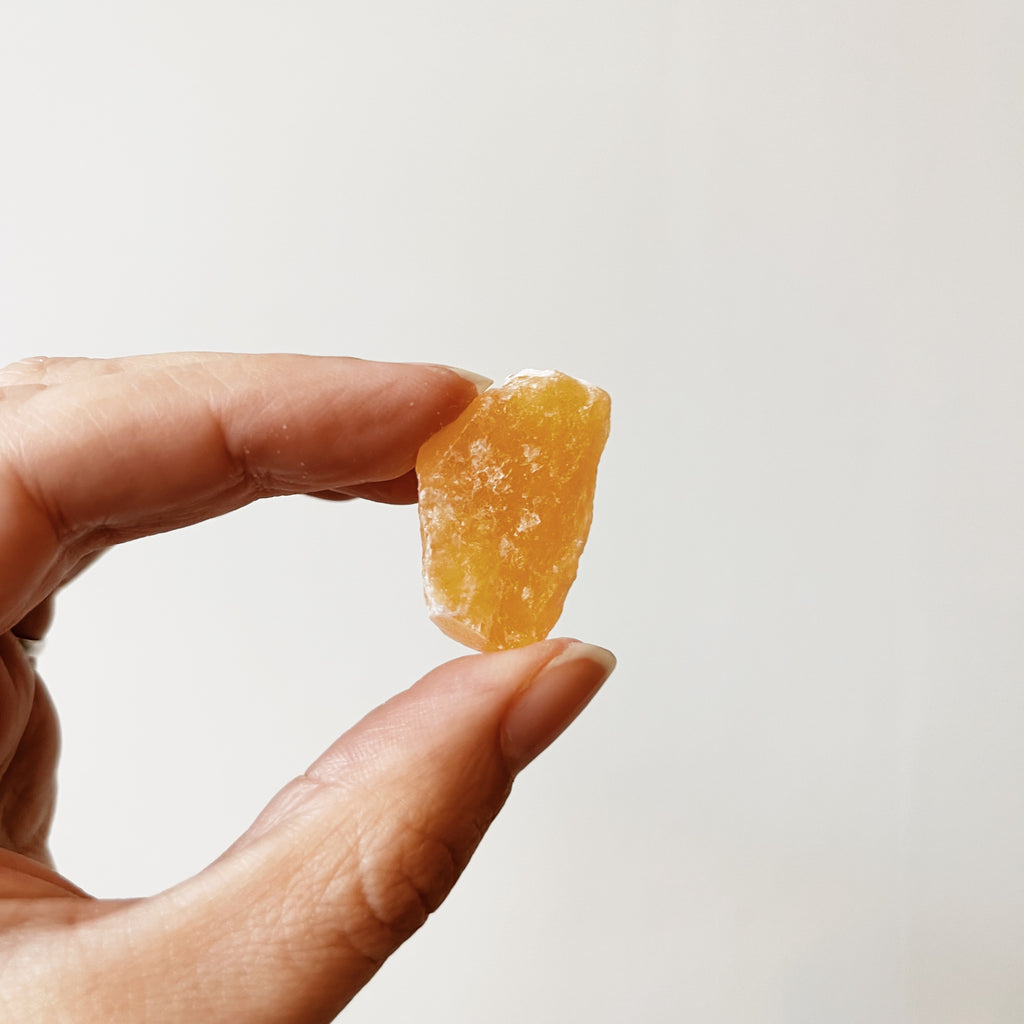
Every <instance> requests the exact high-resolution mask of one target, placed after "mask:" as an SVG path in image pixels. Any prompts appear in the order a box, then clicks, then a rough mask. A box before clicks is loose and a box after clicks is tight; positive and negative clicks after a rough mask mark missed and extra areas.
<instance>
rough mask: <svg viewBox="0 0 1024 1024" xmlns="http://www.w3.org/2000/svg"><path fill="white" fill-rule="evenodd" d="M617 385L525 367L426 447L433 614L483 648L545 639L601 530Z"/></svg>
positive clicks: (425, 524) (422, 473) (423, 476)
mask: <svg viewBox="0 0 1024 1024" xmlns="http://www.w3.org/2000/svg"><path fill="white" fill-rule="evenodd" d="M610 410H611V400H610V399H609V397H608V395H607V393H606V392H604V391H602V390H601V389H600V388H598V387H594V386H593V385H591V384H587V383H585V382H584V381H580V380H577V379H575V378H573V377H570V376H569V375H567V374H565V373H561V372H560V371H557V370H523V371H522V372H520V373H517V374H515V375H514V376H512V377H509V378H508V379H507V380H506V381H505V382H504V383H503V384H501V385H499V386H496V387H492V388H490V389H488V390H487V391H485V392H484V393H483V394H482V395H480V396H479V397H478V398H477V399H475V400H474V401H473V402H472V403H471V404H470V405H469V406H468V407H467V408H466V410H465V411H464V412H463V413H462V415H461V416H459V418H458V419H456V420H455V421H454V422H453V423H450V424H449V425H448V426H447V427H444V428H443V429H442V430H441V431H440V432H438V433H437V434H436V435H435V436H434V437H432V438H431V439H430V440H429V441H427V443H426V444H425V445H424V446H423V447H422V449H421V450H420V453H419V457H418V458H417V461H416V472H417V475H418V477H419V510H420V533H421V535H422V539H423V586H424V593H425V596H426V600H427V607H428V610H429V613H430V617H431V619H433V621H434V622H435V623H436V624H437V625H438V626H439V627H440V628H441V629H442V630H443V631H444V632H445V633H447V634H448V635H449V636H450V637H452V638H453V639H455V640H458V641H459V642H460V643H463V644H466V645H467V646H469V647H473V648H475V649H476V650H479V651H496V650H504V649H506V648H509V647H519V646H522V645H523V644H528V643H532V642H533V641H535V640H542V639H543V638H544V637H546V636H547V635H548V633H550V632H551V629H552V628H553V627H554V625H555V623H556V622H557V621H558V618H559V616H560V615H561V613H562V606H563V604H564V602H565V597H566V594H567V593H568V591H569V588H570V587H571V586H572V583H573V581H574V580H575V579H576V572H577V567H578V564H579V558H580V554H581V552H582V551H583V547H584V545H585V544H586V540H587V535H588V533H589V532H590V523H591V518H592V515H593V504H594V489H595V485H596V481H597V465H598V462H599V460H600V458H601V452H602V450H603V449H604V445H605V441H606V440H607V438H608V430H609V423H610Z"/></svg>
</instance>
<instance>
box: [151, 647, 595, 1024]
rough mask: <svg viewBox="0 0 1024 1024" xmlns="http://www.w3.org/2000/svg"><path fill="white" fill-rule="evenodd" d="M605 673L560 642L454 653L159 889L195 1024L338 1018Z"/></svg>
mask: <svg viewBox="0 0 1024 1024" xmlns="http://www.w3.org/2000/svg"><path fill="white" fill-rule="evenodd" d="M613 666H614V658H613V657H612V656H611V654H610V653H609V652H607V651H605V650H603V649H601V648H597V647H592V646H590V645H587V644H582V643H579V642H576V641H568V640H551V641H545V642H542V643H539V644H535V645H532V646H530V647H524V648H520V649H516V650H511V651H504V652H500V653H496V654H483V655H472V656H469V657H465V658H460V659H458V660H456V661H453V662H449V663H448V664H446V665H443V666H441V667H440V668H438V669H436V670H435V671H433V672H431V673H430V674H429V675H427V676H426V677H425V678H423V679H422V680H420V682H419V683H417V684H416V685H415V686H413V687H412V688H411V689H409V690H407V691H406V692H404V693H402V694H400V695H399V696H397V697H395V698H393V699H392V700H391V701H389V702H388V703H386V704H384V705H382V706H381V707H379V708H378V709H377V710H375V711H374V712H372V713H371V714H370V715H369V716H368V717H367V718H366V719H364V720H363V721H362V722H361V723H360V724H359V725H357V726H356V727H355V728H354V729H352V730H351V731H350V732H349V733H347V734H346V735H345V736H343V737H342V738H341V739H340V740H338V741H337V742H336V743H335V744H334V745H333V746H332V747H331V748H330V749H329V750H328V751H327V752H326V753H325V754H324V755H323V756H322V757H321V758H320V759H319V760H318V761H317V762H316V763H315V764H314V765H313V766H312V767H311V768H310V769H309V770H308V771H307V772H306V773H305V774H304V775H303V776H302V777H300V778H298V779H296V780H294V781H293V782H291V783H290V784H289V785H288V786H286V787H285V789H283V790H282V791H281V792H280V793H279V794H278V795H277V796H276V797H275V798H274V800H273V801H272V802H271V803H270V805H269V806H268V807H267V808H266V810H265V811H264V812H263V814H262V815H261V816H260V817H259V818H258V819H257V821H256V822H255V824H254V825H253V826H252V828H251V829H250V830H249V831H248V832H247V833H246V835H245V836H244V837H243V838H242V839H241V840H239V842H238V843H236V844H235V845H234V846H233V847H232V848H231V849H230V850H229V851H228V852H227V853H226V854H225V855H224V856H223V857H222V858H221V859H220V860H219V861H217V862H216V863H215V864H213V865H212V866H211V867H210V868H208V869H207V870H206V871H204V872H203V873H201V874H200V875H198V876H197V877H196V878H194V879H192V880H191V881H189V882H187V883H185V884H184V885H182V886H179V887H177V888H176V889H173V890H170V891H169V892H167V893H165V894H163V895H162V896H160V897H157V898H156V899H157V901H158V902H161V903H162V904H163V905H164V907H165V909H166V910H167V914H166V915H164V914H161V915H160V916H161V917H162V918H163V925H162V934H163V935H164V936H165V937H166V936H167V935H168V932H167V927H168V924H170V923H171V922H173V924H172V928H173V932H172V934H173V936H174V937H175V944H176V945H179V944H180V945H179V948H177V949H175V950H174V951H173V957H168V956H167V955H166V954H167V950H166V949H165V950H164V957H165V958H164V960H163V963H164V965H166V964H168V963H172V964H174V968H173V971H174V973H175V974H179V972H180V971H184V972H186V976H184V977H180V979H179V986H180V987H179V988H178V991H182V990H184V991H185V992H187V993H188V995H187V1009H188V1012H189V1014H190V1015H191V1017H192V1019H202V1020H204V1021H209V1022H219V1021H222V1020H225V1021H226V1020H228V1019H231V1020H245V1021H249V1022H253V1024H258V1022H270V1021H289V1022H302V1024H307V1022H320V1021H330V1020H333V1019H334V1016H335V1015H336V1014H337V1013H338V1011H339V1010H340V1009H341V1008H342V1007H343V1006H344V1005H345V1004H346V1003H347V1002H348V1001H349V1000H350V999H351V998H352V997H353V996H354V995H355V994H356V992H357V991H358V990H359V989H360V988H361V987H362V986H363V985H364V984H365V983H366V982H367V981H368V980H369V979H370V978H371V977H372V975H373V974H374V973H375V971H376V970H377V969H378V967H380V965H381V964H382V963H383V962H384V960H385V959H386V958H387V957H388V956H389V955H390V954H391V953H392V952H394V950H395V949H397V948H398V946H399V945H400V944H401V943H402V942H403V941H404V940H405V939H406V938H408V937H409V936H410V935H411V934H412V933H413V932H414V931H416V929H417V928H419V926H420V925H421V924H423V922H424V921H425V920H426V918H427V915H428V914H430V913H431V912H432V911H433V910H434V909H436V908H437V907H438V906H439V905H440V903H441V902H442V901H443V900H444V898H445V896H447V894H448V892H449V891H450V890H451V888H452V886H453V885H454V884H455V882H456V880H457V879H458V877H459V875H460V873H461V872H462V870H463V868H464V867H465V866H466V864H467V862H468V861H469V858H470V857H471V855H472V854H473V852H474V850H475V849H476V847H477V844H478V843H479V842H480V840H481V838H482V837H483V834H484V833H485V831H486V830H487V827H488V826H489V825H490V823H491V821H492V820H493V819H494V817H495V815H496V814H497V813H498V811H499V810H500V809H501V806H502V804H503V803H504V801H505V799H506V797H507V795H508V793H509V790H510V787H511V784H512V780H513V778H514V777H515V775H516V773H517V772H518V771H519V770H521V769H522V768H523V767H524V766H525V765H526V764H527V763H529V761H531V760H532V759H533V758H534V757H535V756H536V755H537V754H538V753H540V752H541V751H542V750H543V749H544V748H545V747H546V746H548V744H550V743H551V742H552V741H553V740H554V739H555V738H556V737H557V736H558V735H559V734H560V733H561V731H562V730H563V729H564V728H565V727H566V726H567V725H568V724H569V723H570V722H571V721H572V720H573V719H574V718H575V717H576V715H577V714H578V713H579V712H580V711H581V710H582V709H583V707H584V706H585V705H586V704H587V702H588V701H589V700H590V698H591V697H592V696H593V695H594V693H595V692H596V691H597V689H598V688H599V687H600V685H601V683H602V682H603V681H604V680H605V678H606V677H607V675H608V673H609V672H610V671H611V669H612V667H613ZM138 939H139V936H138V935H136V936H135V942H136V946H135V948H136V950H137V948H138V945H137V943H138ZM165 969H166V968H165ZM189 975H190V976H191V980H190V978H189V977H188V976H189ZM168 981H169V979H168ZM197 985H198V986H200V987H205V986H211V987H210V990H209V991H210V999H209V1000H207V999H206V998H205V997H203V996H201V995H200V992H199V991H197ZM146 1001H147V1003H148V1004H149V1005H153V1001H152V1000H146ZM159 1003H160V1004H161V1005H167V1003H166V1001H165V1000H164V999H163V998H161V999H160V1000H159ZM200 1004H201V1005H200ZM184 1008H185V1004H184V1003H183V1004H182V1006H181V1007H176V1008H174V1010H183V1009H184ZM225 1008H230V1011H228V1010H226V1009H225ZM169 1009H170V1007H169ZM199 1011H201V1012H199ZM161 1019H163V1018H161ZM170 1019H181V1018H180V1017H179V1018H175V1017H174V1013H173V1012H171V1013H170V1014H169V1016H168V1020H170Z"/></svg>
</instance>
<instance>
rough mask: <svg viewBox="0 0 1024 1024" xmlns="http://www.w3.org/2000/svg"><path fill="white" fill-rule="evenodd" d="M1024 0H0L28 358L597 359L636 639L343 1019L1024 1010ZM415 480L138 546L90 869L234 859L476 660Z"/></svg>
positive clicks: (601, 596)
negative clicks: (420, 693) (418, 694)
mask: <svg viewBox="0 0 1024 1024" xmlns="http://www.w3.org/2000/svg"><path fill="white" fill-rule="evenodd" d="M1022 54H1024V5H1022V4H1021V3H1020V2H1019V0H1002V2H1000V0H928V2H924V0H901V2H896V3H893V2H890V0H832V2H817V3H816V2H810V0H806V2H801V0H778V2H775V3H771V4H768V3H757V2H754V0H746V2H743V0H690V2H676V3H668V2H654V0H628V2H627V0H614V2H613V0H577V2H570V0H543V2H541V0H522V2H518V3H494V2H489V0H442V2H438V3H433V4H427V3H420V2H413V0H403V2H389V0H380V2H376V3H370V2H365V0H364V2H340V0H336V2H334V3H328V2H325V0H323V2H315V0H292V2H288V3H285V2H273V0H258V2H257V0H254V2H245V3H243V2H241V0H236V2H227V0H202V2H196V0H176V2H174V3H152V2H138V0H120V2H119V0H106V2H100V0H97V2H89V3H81V2H70V0H64V2H48V0H32V2H29V0H0V356H2V357H3V361H4V362H6V361H9V360H12V359H14V358H17V357H20V356H23V355H28V354H39V353H44V354H76V353H77V354H86V355H95V356H101V355H113V354H125V353H131V352H141V351H156V350H166V349H179V348H219V349H230V350H237V351H245V350H252V351H270V350H282V349H285V350H297V351H306V352H316V353H349V354H354V355H362V356H368V357H374V358H383V359H413V360H422V361H440V362H447V363H453V364H455V365H462V366H467V367H470V368H472V369H475V370H477V371H480V372H483V373H487V374H489V375H490V376H494V377H502V376H504V375H505V374H507V373H510V372H513V371H515V370H518V369H520V368H522V367H524V366H539V367H558V368H560V369H564V370H566V371H568V372H571V373H574V374H576V375H577V376H582V377H585V378H587V379H589V380H592V381H594V382H596V383H599V384H602V385H603V386H605V387H606V388H607V389H608V390H609V391H610V392H611V394H612V396H613V400H614V403H615V405H614V425H613V435H612V440H611V442H610V444H609V448H608V450H607V454H606V458H605V461H604V463H603V465H602V470H601V476H600V480H599V493H598V502H597V509H596V517H595V525H594V530H593V534H592V537H591V543H590V546H589V548H588V550H587V552H586V554H585V556H584V561H583V564H582V569H581V574H580V578H579V581H578V583H577V586H576V588H575V590H574V591H573V593H572V595H571V596H570V600H569V603H568V605H567V608H566V612H565V615H564V617H563V620H562V622H561V623H560V624H559V626H558V632H559V633H562V634H572V635H578V636H580V637H582V638H583V639H586V640H591V641H594V642H597V643H601V644H604V645H606V646H609V647H611V648H613V649H614V650H615V651H616V653H617V654H618V656H619V659H620V667H619V669H618V671H617V673H616V675H615V676H614V677H613V679H612V681H611V682H610V683H609V685H608V688H607V689H606V690H605V691H604V692H603V693H602V694H601V696H600V698H599V699H598V700H597V701H596V702H595V703H594V704H593V705H591V707H590V708H589V709H588V711H587V713H586V715H585V716H584V717H583V718H582V719H581V720H580V721H579V722H578V723H577V725H576V727H575V728H574V729H573V730H571V731H570V732H569V733H568V734H566V736H565V737H563V739H562V740H561V741H560V742H559V744H558V745H557V746H556V747H554V748H552V749H551V750H550V751H549V752H548V753H547V754H545V755H544V756H543V757H542V758H541V760H540V761H538V762H537V763H536V764H535V765H534V766H533V767H532V768H531V770H530V771H529V772H528V773H527V774H526V775H524V776H523V777H522V779H521V780H520V783H519V785H518V787H517V790H516V792H515V793H514V794H513V797H512V799H511V801H510V803H509V805H508V807H507V810H506V811H505V813H504V814H503V816H502V817H501V818H500V819H499V821H498V822H497V823H496V825H495V826H494V828H493V830H492V832H491V833H490V835H489V836H488V838H487V839H486V840H485V842H484V844H483V846H482V847H481V849H480V851H479V854H478V856H477V859H476V860H475V861H474V862H473V864H472V865H471V867H470V869H469V870H468V872H467V874H466V875H465V877H464V879H463V881H462V882H461V883H460V885H459V887H458V889H457V890H456V892H455V893H454V894H453V896H452V897H451V899H450V900H449V902H448V903H447V904H446V906H445V907H444V908H443V909H442V911H440V912H439V913H438V914H437V915H436V917H435V918H434V919H433V920H432V921H431V922H430V923H429V924H428V925H427V926H426V927H425V928H424V930H423V931H422V932H420V933H419V934H418V935H417V936H416V937H415V938H414V939H413V940H412V941H411V942H410V943H409V944H408V946H407V947H406V948H404V949H403V950H402V951H401V952H400V953H399V954H398V955H396V957H395V958H394V960H393V961H392V962H391V964H390V965H389V966H388V967H386V968H385V969H384V971H383V972H382V973H381V974H380V975H379V976H378V977H377V978H376V979H375V980H374V982H373V983H372V984H371V985H370V987H369V988H368V989H367V990H366V991H365V992H364V993H363V994H362V995H360V996H359V997H358V998H357V999H356V1001H355V1002H354V1003H353V1005H352V1006H351V1008H350V1010H349V1011H348V1012H347V1015H346V1016H347V1018H348V1019H351V1020H353V1021H357V1022H363V1024H378V1022H380V1024H383V1022H394V1021H407V1020H416V1021H417V1022H419V1024H430V1022H445V1024H449V1022H467V1024H468V1022H474V1024H475V1022H479V1021H488V1022H489V1024H513V1022H521V1021H534V1022H544V1024H546V1022H551V1024H555V1022H562V1021H566V1020H579V1021H588V1022H591V1024H620V1022H623V1021H644V1022H659V1024H660V1022H676V1021H709V1022H719V1021H738V1022H754V1021H756V1022H761V1021H765V1022H785V1024H791V1022H792V1024H803V1022H807V1024H818V1022H822V1021H828V1022H830V1024H845V1022H870V1024H885V1022H903V1021H906V1022H910V1021H913V1022H922V1024H924V1022H927V1024H941V1022H947V1021H948V1022H972V1024H973V1022H991V1021H997V1022H1004V1021H1005V1022H1009V1021H1020V1020H1022V1019H1024V799H1022V794H1024V740H1022V733H1024V685H1022V678H1021V677H1022V673H1024V632H1022V621H1024V523H1022V509H1024V465H1022V461H1024V460H1022V454H1021V449H1022V443H1021V439H1022V429H1024V406H1022V400H1021V394H1022V391H1024V351H1022V344H1024V336H1022V327H1024V299H1022V285H1024V185H1022V181H1024V178H1022V174H1024V73H1022V61H1024V58H1022ZM418 544H419V541H418V533H417V525H416V516H415V510H414V509H411V508H401V509H395V508H382V507H376V506H370V505H365V506H357V505H354V504H353V505H346V506H338V505H333V504H327V503H316V502H313V501H312V500H308V499H299V498H293V499H283V500H279V501H276V502H271V503H264V504H261V505H259V506H256V507H252V508H250V509H247V510H245V511H243V512H240V513H237V514H235V515H232V516H230V517H229V518H227V519H225V520H221V521H217V522H213V523H209V524H205V525H202V526H199V527H195V528H192V529H189V530H187V531H185V532H183V533H179V534H175V535H168V536H164V537H160V538H156V539H151V540H147V541H141V542H138V543H135V544H132V545H130V546H128V547H125V548H122V549H119V550H117V551H115V552H113V553H111V554H110V555H109V556H108V557H107V558H106V559H105V560H103V561H102V562H101V563H100V564H99V565H97V566H96V567H95V569H94V570H92V571H91V572H90V573H89V574H88V575H87V576H86V577H84V578H83V579H82V580H80V581H79V582H78V583H76V585H75V586H74V588H72V589H71V590H69V591H68V592H67V594H66V596H65V598H64V600H63V602H62V604H61V607H60V610H59V618H58V628H57V629H56V630H55V632H54V635H53V639H52V641H51V645H50V647H49V648H48V651H47V652H46V653H45V655H44V661H43V665H42V667H43V670H44V675H45V676H46V677H47V678H48V680H49V681H50V682H51V685H52V687H53V689H54V691H55V693H56V696H57V699H58V701H59V704H60V706H61V709H62V713H63V719H64V727H65V753H64V759H63V767H62V775H61V786H62V789H61V803H60V808H59V820H58V823H57V829H56V833H55V841H54V845H55V851H56V855H57V857H58V864H59V867H60V868H61V869H62V870H63V871H64V872H65V873H67V874H68V875H69V876H70V877H71V878H73V879H75V880H76V881H78V882H79V883H80V884H82V885H83V886H84V887H86V888H87V889H89V890H91V891H93V892H96V893H98V894H101V895H129V894H136V893H144V892H152V891H156V890H158V889H160V888H162V887H165V886H167V885H170V884H172V883H173V882H175V881H177V880H178V879H180V878H181V877H183V876H184V875H186V874H187V873H190V872H192V871H194V870H197V869H199V868H200V867H202V866H203V865H204V864H205V863H207V862H208V861H209V860H210V859H212V858H213V857H214V856H216V855H217V854H218V853H219V852H220V851H221V850H222V848H223V847H224V846H225V845H227V844H228V843H229V842H230V841H231V839H232V838H233V837H234V836H235V835H236V834H238V833H239V832H240V831H241V830H242V829H243V828H244V827H245V826H246V825H247V824H248V822H249V821H250V820H251V818H252V817H253V816H254V815H255V813H256V812H257V810H258V809H259V808H260V806H261V805H262V803H263V802H264V800H265V799H267V798H268V797H269V796H270V794H271V793H272V792H273V791H274V790H275V789H276V788H277V787H278V786H279V785H280V784H281V783H282V782H284V781H285V780H286V779H287V778H288V777H290V776H291V775H292V774H294V773H296V772H297V771H300V770H301V769H302V768H303V767H305V765H306V763H307V762H308V761H310V760H311V759H312V758H313V757H314V756H315V755H316V754H317V753H318V752H319V750H320V749H322V748H323V747H324V746H326V745H327V744H328V743H329V742H330V741H331V740H332V739H333V738H334V736H336V735H337V734H338V733H340V732H341V731H343V730H344V728H345V727H346V726H347V725H349V724H351V723H352V722H354V721H355V720H356V719H357V718H359V717H360V716H361V715H362V714H363V713H364V712H365V711H366V710H368V709H369V708H370V707H372V706H373V705H374V704H376V703H378V702H380V701H381V700H383V699H385V698H386V697H387V696H389V695H390V694H391V693H392V692H394V691H396V690H398V689H400V688H403V687H405V686H406V685H408V684H409V683H410V682H412V681H413V680H414V679H416V678H417V677H418V676H419V675H421V674H422V673H423V672H425V671H426V670H427V669H429V668H430V667H431V666H432V665H434V664H436V663H437V662H439V661H441V660H444V659H446V658H449V657H453V656H456V655H457V654H459V653H461V651H460V649H459V648H457V646H456V645H454V644H453V643H452V642H451V641H449V640H447V639H446V638H444V637H443V636H441V634H440V633H438V632H437V631H436V630H435V629H434V628H433V627H432V626H431V625H430V624H429V622H428V621H427V620H426V616H425V614H424V612H423V607H422V599H421V594H420V589H419V564H418V558H419V549H418Z"/></svg>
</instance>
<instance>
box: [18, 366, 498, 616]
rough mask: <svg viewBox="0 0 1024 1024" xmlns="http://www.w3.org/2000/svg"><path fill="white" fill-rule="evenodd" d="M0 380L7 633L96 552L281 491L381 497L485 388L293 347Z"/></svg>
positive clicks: (38, 369)
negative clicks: (8, 391) (5, 393)
mask: <svg viewBox="0 0 1024 1024" xmlns="http://www.w3.org/2000/svg"><path fill="white" fill-rule="evenodd" d="M0 376H2V378H3V380H2V383H3V384H5V385H8V386H10V385H13V386H14V389H16V390H18V391H19V392H20V393H21V394H22V395H24V396H25V397H19V398H18V399H17V400H11V401H7V402H3V403H0V626H2V628H4V629H6V628H8V627H9V626H10V624H11V623H13V622H15V621H17V619H18V618H19V617H20V615H22V614H24V613H25V612H26V611H27V610H28V609H29V608H31V607H33V606H34V605H35V604H37V603H38V602H39V601H40V600H42V599H43V598H44V597H45V596H46V595H47V594H48V593H49V592H50V591H52V590H53V589H54V587H56V586H57V585H58V584H59V582H60V580H61V578H62V575H63V573H64V572H65V571H66V569H67V568H68V567H69V566H70V565H73V564H75V563H77V562H78V561H79V560H80V559H81V558H82V557H83V556H84V555H86V554H88V553H89V552H90V551H93V550H96V549H98V548H101V547H105V546H108V545H110V544H114V543H118V542H120V541H123V540H128V539H131V538H133V537H138V536H142V535H144V534H149V533H158V532H162V531H164V530H169V529H174V528H176V527H179V526H185V525H188V524H190V523H194V522H198V521H200V520H202V519H207V518H210V517H212V516H216V515H220V514H222V513H224V512H227V511H230V510H231V509H234V508H238V507H240V506H242V505H245V504H248V503H249V502H251V501H253V500H255V499H257V498H261V497H266V496H269V495H274V494H289V493H316V492H323V491H342V492H344V491H349V490H354V491H355V492H356V493H360V492H363V493H371V494H372V491H373V488H372V486H367V485H373V484H375V483H379V482H383V481H388V480H393V479H395V478H399V477H401V476H403V475H404V474H406V473H407V472H408V471H410V470H411V469H412V468H413V466H414V463H415V458H416V452H417V450H418V449H419V447H420V445H421V444H422V443H423V441H425V440H426V439H427V438H428V437H429V436H430V435H431V434H433V433H434V432H435V431H437V430H438V429H439V428H440V427H441V426H443V425H444V424H445V423H447V422H449V421H450V420H452V419H454V418H455V416H457V415H458V413H459V412H460V411H461V410H462V409H463V408H464V407H465V406H466V404H468V402H469V401H470V400H471V399H472V398H474V397H475V396H476V394H477V391H478V387H477V384H475V383H474V381H473V379H471V377H472V375H470V377H465V376H463V375H462V374H461V373H460V372H458V371H455V370H453V369H451V368H448V367H444V366H434V365H418V364H407V363H381V362H371V361H366V360H359V359H350V358H335V357H318V356H299V355H222V354H215V353H186V354H179V355H162V356H141V357H133V358H127V359H119V360H71V361H68V360H33V361H29V362H26V363H22V364H16V365H15V366H14V367H10V368H8V369H7V370H6V371H3V373H2V375H0ZM19 385H33V386H32V387H28V388H23V387H19Z"/></svg>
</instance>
